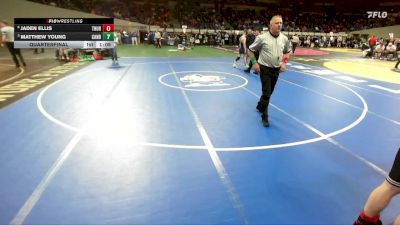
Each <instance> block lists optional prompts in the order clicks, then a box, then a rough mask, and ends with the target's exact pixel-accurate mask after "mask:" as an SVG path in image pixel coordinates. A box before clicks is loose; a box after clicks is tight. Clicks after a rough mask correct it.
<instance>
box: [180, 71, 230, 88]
mask: <svg viewBox="0 0 400 225" xmlns="http://www.w3.org/2000/svg"><path fill="white" fill-rule="evenodd" d="M179 79H180V81H181V82H182V83H183V84H184V85H185V88H189V87H192V88H193V87H221V86H230V85H231V84H228V83H225V79H226V78H225V77H223V76H216V75H202V74H190V75H185V76H184V77H181V78H179Z"/></svg>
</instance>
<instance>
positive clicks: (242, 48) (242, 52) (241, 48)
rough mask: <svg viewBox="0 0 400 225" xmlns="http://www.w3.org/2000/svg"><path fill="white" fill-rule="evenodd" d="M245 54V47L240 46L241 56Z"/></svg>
mask: <svg viewBox="0 0 400 225" xmlns="http://www.w3.org/2000/svg"><path fill="white" fill-rule="evenodd" d="M244 53H245V52H244V47H243V46H240V47H239V54H244Z"/></svg>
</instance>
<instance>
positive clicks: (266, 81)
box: [257, 65, 280, 118]
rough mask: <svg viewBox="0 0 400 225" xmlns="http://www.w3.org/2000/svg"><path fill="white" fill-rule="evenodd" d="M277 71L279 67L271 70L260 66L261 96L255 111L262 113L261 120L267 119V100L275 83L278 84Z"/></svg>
mask: <svg viewBox="0 0 400 225" xmlns="http://www.w3.org/2000/svg"><path fill="white" fill-rule="evenodd" d="M279 69H280V68H279V67H278V68H271V67H267V66H263V65H260V80H261V87H262V95H261V97H260V100H259V101H258V104H257V109H258V110H259V111H260V112H261V113H262V117H263V118H268V106H269V100H270V98H271V95H272V93H273V92H274V89H275V85H276V82H278V77H279Z"/></svg>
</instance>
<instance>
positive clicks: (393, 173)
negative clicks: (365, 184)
mask: <svg viewBox="0 0 400 225" xmlns="http://www.w3.org/2000/svg"><path fill="white" fill-rule="evenodd" d="M386 180H387V181H388V182H389V183H391V184H392V185H394V186H396V187H399V188H400V149H399V150H398V151H397V155H396V158H395V159H394V163H393V166H392V169H391V170H390V173H389V175H388V176H387V177H386Z"/></svg>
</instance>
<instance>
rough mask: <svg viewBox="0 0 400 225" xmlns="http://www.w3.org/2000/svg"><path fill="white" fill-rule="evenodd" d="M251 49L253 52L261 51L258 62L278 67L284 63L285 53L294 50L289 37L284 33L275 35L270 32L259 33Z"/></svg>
mask: <svg viewBox="0 0 400 225" xmlns="http://www.w3.org/2000/svg"><path fill="white" fill-rule="evenodd" d="M249 49H250V50H251V51H252V52H259V53H260V57H259V58H258V64H260V65H263V66H267V67H272V68H277V67H280V65H281V64H282V63H283V61H282V58H283V54H287V53H289V52H290V51H291V50H292V47H291V45H290V41H289V39H288V38H287V37H286V36H285V35H284V34H282V33H280V34H279V36H278V37H274V36H272V35H271V33H270V32H266V33H264V34H261V35H258V36H257V37H256V40H255V41H254V42H253V44H251V45H250V47H249Z"/></svg>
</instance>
